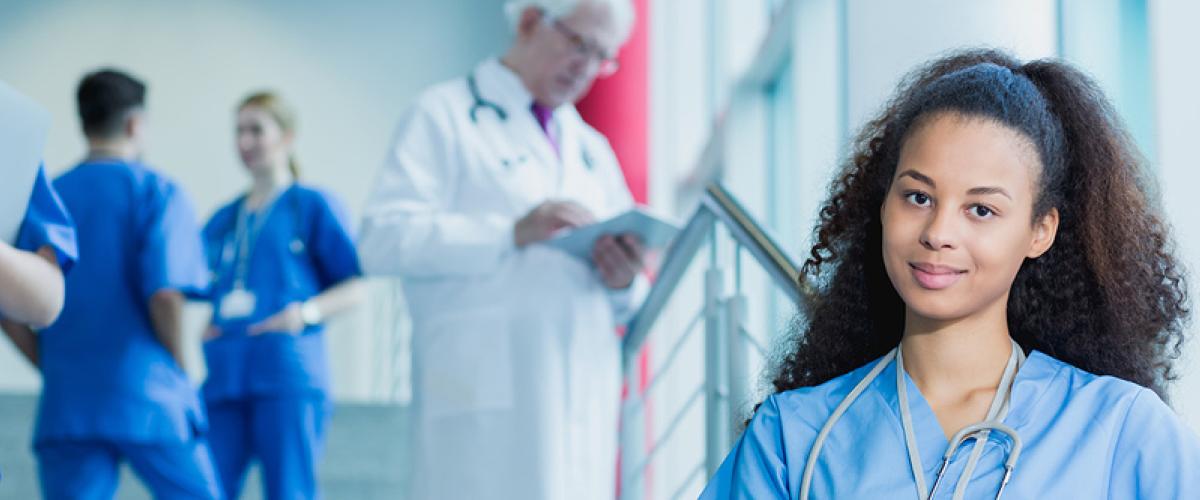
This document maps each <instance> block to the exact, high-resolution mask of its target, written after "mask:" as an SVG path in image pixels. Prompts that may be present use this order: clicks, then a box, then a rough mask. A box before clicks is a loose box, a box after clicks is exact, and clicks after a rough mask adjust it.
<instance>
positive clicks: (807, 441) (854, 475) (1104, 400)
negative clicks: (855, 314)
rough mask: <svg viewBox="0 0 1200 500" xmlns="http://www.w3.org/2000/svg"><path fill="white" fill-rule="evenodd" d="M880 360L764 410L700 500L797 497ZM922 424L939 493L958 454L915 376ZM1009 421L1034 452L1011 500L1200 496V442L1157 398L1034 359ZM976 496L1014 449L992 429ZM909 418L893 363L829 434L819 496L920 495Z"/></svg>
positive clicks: (992, 485) (991, 490)
mask: <svg viewBox="0 0 1200 500" xmlns="http://www.w3.org/2000/svg"><path fill="white" fill-rule="evenodd" d="M873 366H874V362H872V363H871V364H869V365H867V366H864V367H862V368H860V369H858V370H855V371H853V372H851V373H849V374H846V375H843V376H841V377H838V378H836V379H833V380H831V381H829V382H827V383H825V384H823V385H820V386H816V387H806V388H800V389H796V390H792V391H787V392H783V393H779V394H775V395H772V396H770V397H768V398H767V400H766V401H765V402H763V404H762V406H761V407H759V409H758V412H757V413H756V414H755V416H754V418H753V420H752V421H751V422H750V425H749V427H748V428H747V430H746V432H745V433H744V434H743V435H742V437H741V439H740V440H739V441H738V443H737V445H736V446H735V447H734V449H733V451H732V452H731V453H730V454H729V456H728V457H727V458H726V459H725V462H724V463H723V464H721V467H720V468H719V469H718V470H717V473H716V475H715V476H714V477H713V478H712V481H711V482H710V483H709V485H708V487H707V488H706V489H705V490H704V493H703V494H702V495H701V498H704V499H725V498H756V499H765V498H797V497H798V495H799V494H800V481H801V477H802V475H803V473H804V465H805V462H806V461H807V459H808V453H809V450H810V449H811V447H812V444H813V441H814V440H815V438H816V435H817V433H818V432H820V430H821V427H822V426H823V425H824V424H825V421H826V419H828V418H829V415H830V414H831V413H832V412H833V409H834V408H835V407H836V406H837V405H838V403H840V402H841V400H842V398H844V397H845V396H846V394H847V393H849V392H850V390H851V389H852V388H853V387H854V386H855V385H856V384H857V383H858V382H859V381H861V380H862V379H863V377H864V376H866V374H867V372H868V371H869V370H870V368H871V367H873ZM906 380H907V388H908V394H909V404H910V406H911V411H912V417H913V428H914V431H915V434H916V436H917V441H918V442H919V446H920V452H921V453H920V455H921V462H922V464H923V465H924V466H925V469H926V470H925V478H926V485H927V487H932V485H933V481H934V478H935V477H936V475H937V471H938V468H939V467H940V466H941V463H942V454H943V453H944V452H945V450H946V447H947V446H948V443H947V441H948V440H947V439H946V437H945V435H944V434H943V433H942V429H941V427H940V426H939V424H938V422H937V419H936V417H935V416H934V413H933V410H932V409H931V408H930V407H929V404H928V403H927V402H926V401H925V399H924V397H922V396H921V394H920V391H919V390H918V389H917V387H916V385H915V384H913V382H912V380H911V379H907V378H906ZM1011 401H1012V403H1011V404H1012V407H1011V410H1010V413H1009V414H1008V416H1007V417H1006V418H1005V419H1004V423H1005V424H1007V425H1009V426H1010V427H1012V428H1014V429H1015V430H1016V431H1017V433H1018V434H1019V435H1020V436H1021V439H1022V440H1023V442H1024V450H1023V451H1022V452H1021V455H1020V457H1019V460H1018V462H1017V464H1016V467H1015V469H1014V471H1013V476H1012V480H1011V482H1010V483H1009V484H1008V486H1007V488H1006V489H1005V490H1004V496H1005V498H1200V475H1198V474H1196V471H1197V470H1200V440H1198V439H1197V436H1196V434H1194V433H1193V432H1192V431H1191V430H1190V429H1188V428H1187V427H1186V426H1185V425H1184V424H1183V423H1182V422H1181V421H1180V420H1179V418H1178V417H1177V416H1176V415H1175V414H1174V413H1173V412H1172V411H1171V409H1170V408H1168V407H1167V405H1166V404H1164V403H1163V402H1162V400H1160V399H1159V398H1158V396H1157V395H1155V393H1154V392H1152V391H1150V390H1147V389H1145V388H1142V387H1139V386H1137V385H1134V384H1132V383H1130V382H1126V381H1123V380H1120V379H1117V378H1113V377H1100V376H1096V375H1092V374H1090V373H1087V372H1084V371H1082V370H1080V369H1078V368H1075V367H1073V366H1071V365H1068V364H1066V363H1063V362H1062V361H1059V360H1057V359H1054V358H1052V357H1050V356H1047V355H1046V354H1043V353H1041V352H1037V351H1034V352H1033V354H1031V355H1030V356H1029V358H1028V359H1027V360H1026V362H1025V364H1024V366H1022V367H1021V370H1020V371H1019V372H1018V373H1017V376H1016V378H1015V380H1014V382H1013V387H1012V400H1011ZM971 446H972V444H971V442H968V443H967V444H964V445H963V446H962V448H960V449H959V450H958V452H957V454H956V455H955V457H954V459H952V461H951V462H950V466H949V469H948V470H947V471H946V474H945V479H944V480H943V484H942V485H941V486H939V488H938V498H950V497H951V495H952V494H953V492H954V489H955V487H956V486H957V485H958V478H959V475H960V474H961V473H962V471H963V467H964V465H965V464H966V462H967V461H968V460H969V458H970V455H971V453H970V449H971ZM982 446H984V447H985V448H984V452H983V455H982V457H981V458H980V461H979V465H978V467H977V468H976V470H975V475H974V477H973V478H972V479H971V481H970V483H969V486H968V488H967V490H966V498H973V499H984V498H986V499H991V498H994V497H995V495H996V490H997V488H998V487H999V485H1000V480H1001V477H1002V476H1003V467H1002V464H1003V462H1004V460H1005V458H1006V457H1007V452H1008V450H1009V449H1010V445H1009V442H1008V440H1007V439H1006V438H1005V437H1004V434H1002V433H996V432H993V433H991V436H989V439H988V440H987V441H986V443H985V444H983V445H982ZM914 484H915V481H914V480H913V477H912V469H911V468H910V466H909V460H908V453H907V451H906V449H905V444H904V433H903V430H902V427H901V421H900V406H899V402H898V399H897V391H896V372H895V362H892V363H891V366H889V367H888V368H886V369H884V370H883V372H882V373H881V374H880V375H879V377H878V378H877V379H875V381H874V382H872V383H871V384H870V385H869V386H868V387H867V389H866V390H865V392H863V393H862V394H861V395H860V396H859V398H858V400H857V401H855V402H854V404H853V405H851V406H850V408H849V410H848V411H847V412H846V414H845V415H844V416H843V417H842V418H841V420H839V421H838V422H837V424H836V425H835V426H834V427H833V430H832V431H831V432H830V434H829V437H828V440H827V441H826V442H825V446H824V447H823V448H822V450H821V455H820V458H819V459H818V460H817V467H816V470H815V472H814V474H813V485H812V491H811V496H812V498H915V497H916V494H917V492H916V487H915V486H914Z"/></svg>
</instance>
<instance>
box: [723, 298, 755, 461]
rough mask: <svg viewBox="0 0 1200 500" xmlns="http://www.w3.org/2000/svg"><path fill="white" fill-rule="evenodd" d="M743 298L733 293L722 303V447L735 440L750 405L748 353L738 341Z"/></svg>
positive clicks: (743, 312) (744, 309)
mask: <svg viewBox="0 0 1200 500" xmlns="http://www.w3.org/2000/svg"><path fill="white" fill-rule="evenodd" d="M746 308H747V305H746V295H745V294H742V293H737V294H735V295H734V296H732V297H729V299H727V300H726V301H725V318H726V325H728V326H726V328H725V329H726V331H727V332H729V333H728V336H729V362H728V367H729V368H728V377H729V379H728V380H729V381H728V383H727V384H728V387H729V399H728V406H729V409H728V412H729V413H728V415H729V420H727V421H726V422H727V424H728V426H729V439H730V441H729V442H728V443H726V446H731V445H732V444H733V441H736V440H737V438H738V433H737V430H738V429H740V428H741V427H742V420H744V419H745V417H746V414H745V410H746V404H747V403H748V402H749V401H750V385H751V375H750V367H749V349H747V348H746V347H747V344H746V339H744V338H742V330H743V329H744V328H745V321H746V312H747V311H746Z"/></svg>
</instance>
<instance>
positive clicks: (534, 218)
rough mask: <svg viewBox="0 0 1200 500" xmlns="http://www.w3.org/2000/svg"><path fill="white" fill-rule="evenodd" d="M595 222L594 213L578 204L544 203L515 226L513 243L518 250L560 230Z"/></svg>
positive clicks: (563, 202)
mask: <svg viewBox="0 0 1200 500" xmlns="http://www.w3.org/2000/svg"><path fill="white" fill-rule="evenodd" d="M595 220H596V219H595V217H593V216H592V213H591V212H589V211H588V209H586V208H583V206H582V205H580V204H578V203H575V202H572V201H547V202H543V203H542V204H541V205H538V206H537V207H536V208H534V209H533V210H530V211H529V213H528V214H526V215H525V216H524V217H521V220H519V221H517V223H516V225H514V226H513V243H515V244H516V245H517V248H524V247H525V246H526V245H529V244H530V243H537V242H539V241H543V240H546V239H549V238H550V236H552V235H553V234H554V232H555V231H558V230H559V229H563V228H574V227H580V226H586V225H588V224H591V223H592V222H595Z"/></svg>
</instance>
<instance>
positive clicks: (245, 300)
mask: <svg viewBox="0 0 1200 500" xmlns="http://www.w3.org/2000/svg"><path fill="white" fill-rule="evenodd" d="M255 302H256V299H255V297H254V293H252V292H249V291H247V290H246V289H244V288H234V289H233V291H231V292H229V293H228V294H226V295H225V296H224V297H222V298H221V306H220V307H221V318H222V319H239V318H245V317H247V316H249V315H251V314H254V304H255Z"/></svg>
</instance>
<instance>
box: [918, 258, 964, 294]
mask: <svg viewBox="0 0 1200 500" xmlns="http://www.w3.org/2000/svg"><path fill="white" fill-rule="evenodd" d="M908 267H910V268H912V273H913V278H915V279H916V280H917V284H919V285H921V288H925V289H928V290H941V289H943V288H948V287H950V286H951V285H953V284H955V283H957V282H958V280H959V279H962V277H963V276H964V275H966V274H967V272H966V271H965V270H962V269H958V268H955V267H950V266H944V265H940V264H930V263H928V262H909V263H908Z"/></svg>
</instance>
